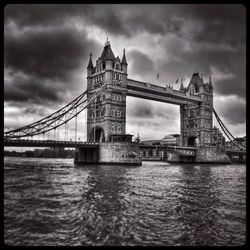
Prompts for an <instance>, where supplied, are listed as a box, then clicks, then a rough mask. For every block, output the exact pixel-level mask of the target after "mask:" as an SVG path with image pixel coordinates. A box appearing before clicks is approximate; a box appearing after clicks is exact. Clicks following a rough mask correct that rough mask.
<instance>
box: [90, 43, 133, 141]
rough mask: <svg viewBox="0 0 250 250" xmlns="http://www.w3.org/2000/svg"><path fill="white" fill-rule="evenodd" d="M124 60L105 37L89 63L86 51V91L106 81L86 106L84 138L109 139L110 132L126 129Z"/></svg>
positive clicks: (121, 131)
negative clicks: (95, 57)
mask: <svg viewBox="0 0 250 250" xmlns="http://www.w3.org/2000/svg"><path fill="white" fill-rule="evenodd" d="M127 65H128V64H127V60H126V56H125V49H124V51H123V57H122V60H120V58H119V57H115V56H114V54H113V51H112V49H111V45H110V42H109V41H107V42H106V44H105V46H104V49H103V52H102V54H101V56H100V57H99V58H98V59H97V61H96V65H95V66H94V65H93V62H92V55H91V54H90V59H89V64H88V67H87V91H88V95H91V94H92V93H93V92H94V91H95V88H98V87H100V86H102V85H103V84H106V87H105V89H103V91H102V93H101V94H100V96H99V97H98V98H97V99H96V101H95V102H94V103H92V104H91V105H90V106H89V107H88V108H87V141H89V142H94V141H95V142H109V141H110V140H111V135H124V134H125V132H126V131H125V129H126V96H127Z"/></svg>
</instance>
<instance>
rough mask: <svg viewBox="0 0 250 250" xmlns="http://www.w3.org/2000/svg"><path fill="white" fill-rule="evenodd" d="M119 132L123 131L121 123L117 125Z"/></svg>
mask: <svg viewBox="0 0 250 250" xmlns="http://www.w3.org/2000/svg"><path fill="white" fill-rule="evenodd" d="M117 133H121V124H118V125H117Z"/></svg>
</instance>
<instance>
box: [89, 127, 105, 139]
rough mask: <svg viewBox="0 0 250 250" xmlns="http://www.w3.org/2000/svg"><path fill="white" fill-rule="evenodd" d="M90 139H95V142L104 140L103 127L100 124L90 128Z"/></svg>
mask: <svg viewBox="0 0 250 250" xmlns="http://www.w3.org/2000/svg"><path fill="white" fill-rule="evenodd" d="M90 141H95V142H104V141H105V133H104V129H103V128H102V127H101V126H96V127H93V128H92V129H91V132H90Z"/></svg>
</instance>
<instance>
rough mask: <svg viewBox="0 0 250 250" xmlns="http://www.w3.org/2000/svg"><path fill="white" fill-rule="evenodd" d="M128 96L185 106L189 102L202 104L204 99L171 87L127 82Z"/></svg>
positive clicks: (132, 81)
mask: <svg viewBox="0 0 250 250" xmlns="http://www.w3.org/2000/svg"><path fill="white" fill-rule="evenodd" d="M127 88H128V93H127V94H128V96H134V97H139V98H143V99H149V100H154V101H159V102H165V103H172V104H177V105H185V104H187V103H189V102H195V103H200V102H202V99H201V98H200V97H199V96H197V95H193V94H190V93H188V92H187V93H184V92H181V91H178V90H175V89H173V88H171V87H168V86H166V87H162V86H158V85H154V84H151V83H146V82H140V81H136V80H133V79H128V80H127Z"/></svg>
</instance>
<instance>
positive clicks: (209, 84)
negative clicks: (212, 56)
mask: <svg viewBox="0 0 250 250" xmlns="http://www.w3.org/2000/svg"><path fill="white" fill-rule="evenodd" d="M208 86H209V87H210V88H213V85H212V82H211V76H209V82H208Z"/></svg>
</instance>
